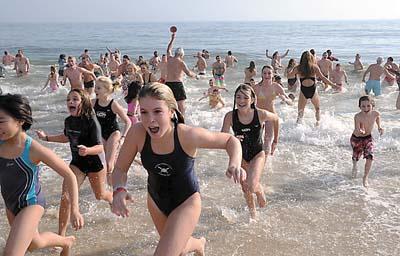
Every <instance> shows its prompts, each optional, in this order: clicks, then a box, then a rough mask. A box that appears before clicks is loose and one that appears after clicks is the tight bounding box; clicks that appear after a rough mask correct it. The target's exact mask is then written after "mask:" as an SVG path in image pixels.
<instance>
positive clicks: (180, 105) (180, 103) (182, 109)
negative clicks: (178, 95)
mask: <svg viewBox="0 0 400 256" xmlns="http://www.w3.org/2000/svg"><path fill="white" fill-rule="evenodd" d="M178 109H179V111H180V112H181V114H182V115H183V116H185V110H186V106H185V100H180V101H178Z"/></svg>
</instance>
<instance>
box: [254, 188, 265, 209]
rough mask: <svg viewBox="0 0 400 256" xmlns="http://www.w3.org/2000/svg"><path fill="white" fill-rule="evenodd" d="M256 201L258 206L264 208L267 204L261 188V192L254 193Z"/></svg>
mask: <svg viewBox="0 0 400 256" xmlns="http://www.w3.org/2000/svg"><path fill="white" fill-rule="evenodd" d="M256 197H257V203H258V206H259V207H260V208H264V207H265V206H266V205H267V200H266V199H265V193H264V190H263V189H262V188H261V192H257V193H256Z"/></svg>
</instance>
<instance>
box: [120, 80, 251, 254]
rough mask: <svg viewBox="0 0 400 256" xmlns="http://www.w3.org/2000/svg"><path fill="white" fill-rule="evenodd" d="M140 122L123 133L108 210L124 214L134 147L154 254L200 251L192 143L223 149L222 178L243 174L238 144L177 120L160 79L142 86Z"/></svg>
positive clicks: (175, 107)
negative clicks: (143, 177) (143, 176)
mask: <svg viewBox="0 0 400 256" xmlns="http://www.w3.org/2000/svg"><path fill="white" fill-rule="evenodd" d="M139 104H140V113H141V121H142V122H140V123H136V124H135V125H134V126H133V127H132V128H131V129H130V130H129V132H128V134H127V137H126V139H125V143H124V144H123V145H122V148H121V151H120V154H119V156H118V160H117V163H116V165H115V170H114V172H113V179H112V180H113V187H114V200H113V207H112V211H113V212H114V213H115V214H116V215H118V216H122V217H127V216H128V215H129V210H128V209H127V205H126V202H127V200H129V199H130V195H129V194H128V193H127V190H126V181H127V172H128V169H129V167H130V165H131V163H132V161H133V160H134V159H135V156H136V154H137V153H138V152H141V159H142V163H143V166H144V168H145V169H146V170H147V172H148V174H149V176H148V183H147V184H148V185H147V189H148V197H147V205H148V209H149V212H150V215H151V217H152V219H153V222H154V225H155V226H156V228H157V231H158V233H159V234H160V241H159V242H158V245H157V248H156V251H155V253H154V255H156V256H160V255H163V256H176V255H185V254H186V253H188V252H193V251H194V252H196V253H197V255H204V245H205V242H206V240H205V238H200V239H196V238H193V237H192V233H193V231H194V229H195V227H196V224H197V222H198V220H199V217H200V212H201V198H200V193H199V184H198V181H197V177H196V175H195V173H194V161H195V155H196V151H197V149H198V148H214V149H217V148H219V149H225V150H226V151H227V153H228V155H229V164H228V170H227V172H226V174H227V176H228V177H232V176H233V177H234V181H235V182H242V181H243V180H245V179H246V173H245V172H244V171H243V170H242V169H241V168H240V159H241V154H242V151H241V147H240V142H239V140H238V139H236V138H235V137H234V136H232V135H229V134H225V133H217V132H209V131H207V130H205V129H203V128H197V127H191V126H188V125H185V124H184V123H183V121H184V120H183V116H182V114H181V113H180V112H179V111H178V104H177V102H176V100H175V98H174V95H173V93H172V91H171V89H170V88H169V87H168V86H166V85H164V84H160V83H152V84H150V85H145V86H144V87H143V88H142V90H141V91H140V94H139Z"/></svg>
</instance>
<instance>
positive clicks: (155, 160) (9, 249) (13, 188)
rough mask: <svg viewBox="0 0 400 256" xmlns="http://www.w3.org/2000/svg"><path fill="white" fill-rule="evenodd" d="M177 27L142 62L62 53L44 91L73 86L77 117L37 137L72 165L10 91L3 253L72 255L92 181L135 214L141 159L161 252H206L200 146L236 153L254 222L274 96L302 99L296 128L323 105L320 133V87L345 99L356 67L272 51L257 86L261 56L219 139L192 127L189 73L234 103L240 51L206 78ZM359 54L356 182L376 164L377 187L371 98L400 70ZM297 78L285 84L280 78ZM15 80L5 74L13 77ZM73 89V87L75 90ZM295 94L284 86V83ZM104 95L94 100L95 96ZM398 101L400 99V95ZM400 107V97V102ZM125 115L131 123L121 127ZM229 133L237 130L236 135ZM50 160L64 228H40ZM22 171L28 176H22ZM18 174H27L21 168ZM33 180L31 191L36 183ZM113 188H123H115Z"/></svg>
mask: <svg viewBox="0 0 400 256" xmlns="http://www.w3.org/2000/svg"><path fill="white" fill-rule="evenodd" d="M176 31H177V29H176V28H175V27H173V28H171V38H170V41H169V43H168V45H167V51H166V54H163V55H162V56H161V57H160V56H159V54H158V52H157V51H155V52H154V53H153V56H152V57H151V59H149V60H148V61H146V60H144V58H143V57H142V56H140V57H139V58H138V60H137V61H133V60H132V59H131V57H130V56H128V55H122V56H121V52H120V50H118V49H115V50H111V49H109V48H107V52H106V53H104V54H101V55H100V58H99V60H98V61H97V62H94V61H93V59H92V57H91V56H90V53H89V50H87V49H85V50H84V52H83V53H82V54H81V55H80V56H79V58H78V60H80V63H78V60H77V59H76V58H75V57H73V56H68V57H67V56H66V55H64V54H61V55H60V56H59V60H58V70H57V67H56V66H51V67H50V74H49V75H48V77H47V81H46V82H45V85H44V87H43V88H42V90H44V89H46V88H47V87H50V91H51V92H54V91H56V90H57V89H58V88H59V87H60V86H67V84H68V83H69V86H70V91H69V93H68V96H67V106H66V107H67V109H68V113H69V116H68V117H66V119H65V122H64V131H63V132H62V133H60V134H52V135H50V134H47V133H46V132H45V131H43V130H37V131H36V134H37V136H38V138H39V139H40V140H43V141H47V142H54V143H69V145H70V150H71V156H72V160H71V162H70V164H69V166H67V165H66V164H65V163H64V162H63V161H62V160H61V159H60V158H59V157H58V156H57V155H55V154H54V153H53V152H52V151H51V150H49V149H48V148H46V147H44V146H42V145H41V144H40V143H39V142H38V141H36V140H34V139H33V138H31V137H30V136H28V135H27V133H26V131H27V130H29V128H30V127H31V125H32V110H31V106H30V105H29V102H28V100H27V98H25V97H23V96H21V95H17V94H3V95H1V96H0V166H2V168H0V185H1V188H2V195H3V198H4V200H5V205H6V208H7V218H8V220H9V223H10V226H11V230H10V234H9V237H8V239H7V242H6V246H5V250H4V253H5V255H23V254H24V253H25V252H26V251H27V250H34V249H38V248H44V247H55V246H59V247H61V248H62V251H61V254H60V255H63V256H65V255H70V253H71V246H72V244H73V242H74V240H75V238H74V237H73V236H66V234H67V230H68V229H67V227H68V223H69V222H71V223H72V225H73V227H74V228H75V229H79V228H82V226H83V224H84V221H83V218H82V216H81V214H80V212H79V205H78V196H79V192H78V191H79V187H80V186H81V185H82V183H83V182H84V180H85V178H86V177H88V179H89V182H90V185H91V188H92V190H93V192H94V194H95V198H96V199H97V200H104V201H106V202H107V203H109V204H110V206H111V209H112V212H113V213H115V214H116V215H118V216H122V217H128V216H129V214H130V210H129V207H128V205H127V203H128V202H129V201H131V199H132V196H131V195H130V193H129V192H128V191H127V187H126V184H127V179H128V177H127V172H128V170H129V168H130V166H131V164H132V163H133V161H137V160H135V158H136V155H137V154H138V153H140V158H141V162H140V163H141V164H142V165H143V167H144V168H145V169H146V170H147V172H148V210H149V212H150V214H151V217H152V220H153V222H154V225H155V227H156V229H157V231H158V233H159V235H160V240H159V242H158V245H157V248H156V250H155V253H154V255H184V254H185V253H188V252H196V253H197V254H198V255H204V247H205V242H206V240H205V238H203V237H201V238H195V237H193V236H192V234H193V232H194V229H195V227H196V224H197V223H198V221H199V217H200V213H201V196H200V188H199V183H198V180H197V177H196V175H195V173H194V161H195V156H196V154H197V150H198V149H200V148H209V149H222V150H224V151H226V153H227V155H228V163H227V168H226V173H225V174H226V176H227V177H228V178H231V179H233V181H234V182H235V183H239V184H240V185H241V187H242V190H243V193H244V196H245V201H246V204H247V206H248V209H249V212H250V217H251V218H256V213H257V211H256V202H257V204H258V206H259V207H265V206H266V205H267V199H266V197H265V193H264V189H263V186H262V184H261V183H260V179H261V175H262V173H263V171H264V169H265V165H266V162H267V160H268V156H270V155H272V154H273V153H274V151H275V149H276V148H277V145H278V142H279V127H280V124H279V117H278V113H277V111H276V110H275V99H276V98H277V97H279V98H280V99H281V100H282V102H284V103H286V104H288V105H293V104H294V98H295V96H294V94H295V93H296V91H297V87H299V89H300V90H299V93H298V117H297V122H298V123H301V122H303V121H302V119H303V115H304V109H305V107H306V105H307V102H308V101H309V100H310V101H311V103H312V104H313V106H314V108H315V119H316V124H315V125H316V126H319V125H320V119H321V118H320V99H319V92H318V91H319V90H318V88H317V87H318V86H321V87H322V90H324V91H328V90H330V89H331V88H332V90H333V91H334V92H342V93H343V92H344V91H345V89H344V88H345V86H344V84H345V83H346V84H348V78H347V74H346V72H345V71H344V70H343V68H342V66H341V64H340V63H339V62H338V61H339V60H338V58H336V57H335V56H333V54H332V51H330V50H327V51H326V52H324V53H323V54H322V58H320V59H319V58H317V57H316V55H315V51H314V50H313V49H311V50H309V51H304V52H303V53H302V55H301V57H300V60H299V63H298V64H297V62H296V60H295V59H290V60H289V61H288V65H287V67H284V66H283V65H282V59H283V58H285V57H286V56H287V55H288V54H289V50H287V51H286V52H285V53H284V54H283V55H280V54H279V52H278V51H276V52H274V53H273V54H272V56H270V55H269V52H268V50H266V57H267V58H269V59H271V65H265V66H263V68H262V69H261V70H260V72H261V81H259V82H256V81H255V79H256V75H257V68H256V65H255V62H254V61H250V63H249V66H248V67H246V68H245V70H244V80H243V83H241V84H239V85H238V86H237V88H236V89H235V92H234V98H233V110H232V111H229V112H228V113H227V114H226V115H225V117H224V120H223V126H222V128H221V132H211V131H209V130H207V129H203V128H198V127H193V126H190V125H187V124H185V112H186V107H185V100H186V99H187V94H186V91H185V85H184V81H185V75H186V76H187V77H190V78H195V79H202V80H204V81H208V83H209V86H210V87H209V89H208V90H207V91H206V92H205V93H204V96H203V97H202V98H200V99H199V100H202V99H204V98H208V99H209V106H210V108H220V107H222V106H225V101H224V100H223V99H222V96H221V91H227V88H226V86H225V75H226V71H227V69H229V68H232V67H234V66H235V65H236V64H237V63H238V62H239V61H240V60H238V58H237V57H235V56H234V55H233V54H232V52H231V51H228V53H227V56H226V57H225V59H224V60H223V59H222V58H221V56H216V57H215V62H214V63H212V64H211V74H212V76H213V78H212V79H210V80H208V79H204V78H205V76H206V74H207V72H208V71H207V68H208V63H207V62H208V60H209V59H210V53H209V52H208V51H207V50H203V51H201V52H198V53H197V54H196V55H195V57H196V58H197V61H196V65H195V69H193V70H192V69H190V68H188V66H187V64H186V63H185V61H184V56H185V52H184V49H183V48H180V47H179V48H176V49H175V50H174V51H173V46H174V43H175V40H176V35H177V32H176ZM360 58H361V57H360V55H359V54H357V55H356V56H355V60H354V62H350V64H351V65H354V70H355V71H357V72H364V74H363V78H362V80H363V82H364V81H365V80H366V77H367V75H368V76H369V78H368V80H367V82H366V85H365V93H366V95H365V96H362V97H361V98H359V104H358V105H359V108H360V112H359V113H357V114H356V115H355V117H354V126H355V127H354V131H353V133H352V135H351V140H350V144H351V146H352V149H353V155H352V160H353V171H352V176H353V177H354V178H355V177H356V176H357V163H358V161H359V160H360V157H361V155H363V157H364V158H365V159H366V164H365V168H364V175H363V185H364V186H365V187H368V186H369V183H368V175H369V172H370V170H371V166H372V161H373V159H374V152H373V149H374V145H373V139H372V136H371V133H372V130H373V128H374V126H375V124H376V125H377V127H378V131H379V133H380V134H382V133H383V128H382V126H381V120H380V114H379V112H378V111H376V110H374V100H373V98H372V97H371V96H370V95H368V94H370V93H371V91H372V92H373V93H374V95H375V96H379V95H381V94H382V90H381V78H382V77H384V79H385V81H386V82H387V83H389V85H393V84H394V83H395V82H397V83H398V84H399V86H400V83H399V82H400V69H399V66H398V65H397V64H395V63H394V62H393V58H391V57H389V58H388V59H387V63H385V64H384V65H383V59H382V58H380V57H379V58H377V61H376V64H372V65H369V66H368V68H367V69H366V70H365V71H364V66H363V64H362V63H361V60H360ZM2 62H3V65H4V66H10V65H14V69H15V71H16V74H17V76H22V75H27V74H28V73H29V72H30V69H31V66H30V63H29V59H28V58H27V57H25V56H24V53H23V50H19V51H18V54H17V55H16V56H15V57H14V56H12V55H11V54H9V53H8V52H7V51H6V52H4V56H3V60H2ZM283 75H285V76H286V78H287V86H286V85H284V84H283V82H282V78H281V76H283ZM4 76H5V75H4ZM67 82H68V83H67ZM120 87H121V88H122V91H123V97H124V99H125V101H126V103H127V106H128V107H127V110H125V109H124V108H123V107H122V106H121V105H120V104H119V103H118V102H117V101H116V100H113V93H114V92H116V91H118V90H119V88H120ZM285 87H286V88H285ZM93 94H95V97H94V96H93ZM399 97H400V96H399ZM397 108H398V109H400V100H399V99H398V100H397ZM118 119H120V120H121V121H122V123H123V124H124V125H123V128H121V127H120V124H119V122H118ZM231 131H232V132H233V134H231ZM40 162H43V163H44V164H46V165H48V166H49V167H51V168H52V169H54V170H55V171H56V172H58V173H59V174H60V175H61V176H62V177H63V178H64V182H63V186H62V195H61V200H60V210H59V232H58V234H54V233H50V232H43V233H39V232H38V224H39V221H40V218H41V216H42V215H43V212H44V197H43V194H42V192H41V191H42V190H41V189H40V182H39V179H38V173H39V172H38V165H39V163H40ZM13 170H17V171H20V170H21V171H23V172H24V173H28V175H16V174H14V173H16V172H13ZM21 171H20V173H22V172H21ZM26 184H29V186H27V185H26ZM106 184H109V185H110V186H112V188H113V191H109V190H107V188H106Z"/></svg>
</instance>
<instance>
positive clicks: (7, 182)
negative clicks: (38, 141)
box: [0, 136, 45, 216]
mask: <svg viewBox="0 0 400 256" xmlns="http://www.w3.org/2000/svg"><path fill="white" fill-rule="evenodd" d="M31 144H32V138H31V137H29V136H27V137H26V141H25V148H24V151H23V152H22V154H21V156H19V157H17V158H14V159H8V158H3V157H0V186H1V195H2V196H3V198H4V202H5V204H6V207H7V209H8V210H9V211H11V212H12V213H13V214H14V216H17V214H18V213H19V212H20V211H21V210H22V209H23V208H25V207H27V206H30V205H41V206H43V208H44V207H45V199H44V196H43V193H42V190H41V186H40V182H39V167H38V166H37V165H35V164H34V163H32V162H31V160H30V158H29V151H30V148H31Z"/></svg>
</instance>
